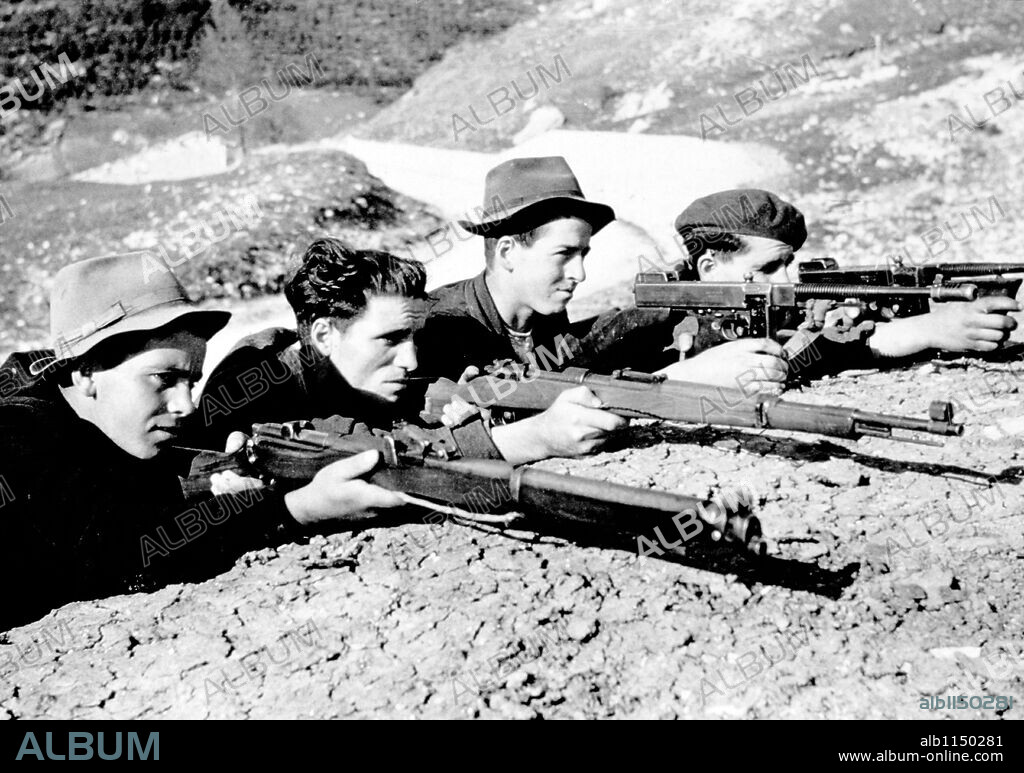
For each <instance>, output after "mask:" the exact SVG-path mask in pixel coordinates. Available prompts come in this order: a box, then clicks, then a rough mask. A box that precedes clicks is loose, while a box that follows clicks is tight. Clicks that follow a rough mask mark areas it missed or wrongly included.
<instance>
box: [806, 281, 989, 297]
mask: <svg viewBox="0 0 1024 773" xmlns="http://www.w3.org/2000/svg"><path fill="white" fill-rule="evenodd" d="M793 290H794V293H795V294H796V297H797V299H798V300H811V299H818V298H820V299H822V300H836V301H841V300H843V299H845V298H858V299H861V300H869V299H877V298H885V299H886V300H900V299H901V298H918V297H923V298H929V299H931V300H933V301H973V300H974V299H975V298H977V297H978V288H977V287H975V286H974V285H969V284H960V285H955V286H953V287H945V286H941V287H891V286H886V285H859V284H858V285H852V284H831V283H829V282H819V283H812V282H804V283H801V284H795V285H793Z"/></svg>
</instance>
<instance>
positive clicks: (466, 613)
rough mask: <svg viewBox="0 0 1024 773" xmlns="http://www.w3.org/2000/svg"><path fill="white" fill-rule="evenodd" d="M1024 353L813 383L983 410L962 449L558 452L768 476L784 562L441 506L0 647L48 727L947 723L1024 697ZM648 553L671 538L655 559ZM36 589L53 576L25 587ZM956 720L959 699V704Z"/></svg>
mask: <svg viewBox="0 0 1024 773" xmlns="http://www.w3.org/2000/svg"><path fill="white" fill-rule="evenodd" d="M1022 384H1024V381H1022V380H1021V360H1020V358H1018V357H1013V358H1008V361H1006V362H980V361H977V360H956V361H947V362H941V363H937V364H927V365H924V366H917V367H915V368H912V369H908V370H904V371H895V372H886V373H879V372H870V373H860V374H855V375H847V376H843V377H840V378H835V379H831V380H826V381H823V382H819V383H818V384H816V385H814V386H813V387H811V388H809V389H806V390H804V391H803V392H801V393H795V394H793V395H792V397H793V399H799V400H804V401H808V402H821V403H825V402H832V403H840V404H846V405H856V406H858V407H860V408H862V409H865V410H875V411H887V412H891V413H900V414H907V415H917V416H920V415H923V414H924V412H925V411H926V410H927V407H928V402H929V401H930V400H931V399H933V398H937V397H945V398H950V399H952V400H954V401H955V402H956V403H957V404H958V409H959V415H960V417H961V418H962V419H964V420H965V421H966V422H967V431H966V432H965V434H964V436H963V437H962V438H953V439H950V440H948V441H947V442H946V443H945V445H944V446H942V447H930V446H920V445H909V444H897V443H893V442H889V441H887V440H883V439H863V440H860V441H844V440H823V439H817V438H815V437H813V436H808V435H797V434H795V433H785V432H770V433H762V434H755V433H752V432H740V431H732V430H722V431H719V430H713V429H708V428H687V427H680V426H674V425H657V424H647V425H646V426H636V427H635V428H633V429H632V430H631V435H630V437H629V440H628V443H623V445H622V447H620V448H618V449H617V450H611V451H608V452H606V453H602V454H599V455H597V456H594V457H592V458H589V459H586V460H581V461H573V462H567V461H558V462H548V463H545V464H544V465H543V466H545V467H548V468H550V469H555V470H561V471H569V472H572V473H575V474H579V475H589V476H592V477H598V478H601V479H605V480H613V481H617V482H621V483H627V484H632V485H638V486H644V487H649V486H655V485H657V486H660V487H664V488H667V489H673V490H678V491H680V492H684V493H688V494H694V495H700V496H704V495H707V494H709V493H711V492H714V491H715V490H717V489H719V488H721V487H746V488H748V489H749V490H752V491H753V492H754V493H755V495H756V497H757V498H758V499H759V500H760V502H761V505H760V517H761V520H762V522H763V525H764V530H765V533H766V536H767V537H768V539H769V541H770V544H771V548H770V553H769V555H768V557H766V558H764V559H763V560H761V561H754V560H747V559H744V558H740V557H737V556H736V555H734V554H733V553H732V552H731V551H729V550H727V549H719V548H707V547H704V546H700V547H699V548H694V549H691V550H690V552H689V553H688V555H687V556H685V557H684V558H681V559H675V560H672V561H669V560H663V559H662V558H660V557H658V556H657V555H649V556H645V557H638V555H637V554H636V550H635V547H632V546H631V545H630V544H628V543H616V544H615V545H613V544H610V543H607V542H602V541H599V540H592V541H590V543H589V544H583V543H581V542H578V541H577V542H569V541H566V540H563V539H558V538H553V537H550V536H544V535H539V534H536V533H533V532H520V531H516V532H510V533H506V534H501V533H490V532H486V531H480V530H477V529H471V528H468V527H463V526H458V525H452V524H441V525H428V523H426V522H425V523H423V524H416V525H406V526H402V527H397V528H391V529H371V530H368V531H364V532H360V533H354V534H353V533H346V534H337V535H332V536H329V537H318V538H314V539H312V540H310V541H309V542H308V543H306V544H290V545H283V546H280V547H277V548H274V549H267V550H264V551H260V552H257V553H251V554H247V555H245V556H243V557H242V558H241V559H240V560H239V561H238V562H237V564H236V565H235V567H234V568H233V569H232V570H230V571H229V572H227V573H225V574H223V575H221V576H219V577H215V578H212V579H210V580H209V581H207V582H203V583H200V584H196V585H187V586H171V587H167V588H165V589H162V590H160V591H159V592H156V593H153V594H148V595H147V594H140V595H132V596H121V597H115V598H109V599H104V600H100V601H93V602H83V603H76V604H71V605H68V606H66V607H64V608H62V609H59V610H56V611H54V612H53V613H51V614H50V615H48V616H47V617H46V618H44V619H42V620H40V621H38V622H36V623H34V624H31V625H27V626H25V627H22V628H18V629H15V630H12V631H10V632H9V633H8V634H6V636H5V637H4V638H3V641H2V644H0V664H2V665H0V680H2V681H0V696H2V697H0V705H2V708H3V709H4V710H5V711H6V713H7V715H8V716H11V717H23V718H42V717H47V718H77V717H93V718H100V717H103V718H124V719H127V718H148V717H153V718H156V717H168V718H170V717H181V718H184V717H225V718H227V717H252V718H257V717H260V718H285V717H288V718H298V717H317V718H328V717H424V718H426V717H546V718H562V717H636V718H639V717H723V718H724V717H744V718H755V717H759V718H767V717H773V718H779V717H823V718H924V717H932V716H935V713H934V712H929V711H926V710H923V709H921V708H919V705H920V701H921V699H922V698H923V697H925V696H929V695H945V694H948V693H957V694H960V693H963V694H967V695H971V694H984V695H994V696H999V695H1006V696H1013V697H1014V698H1015V701H1014V703H1015V705H1014V707H1013V708H1012V709H1010V710H996V709H989V710H967V711H957V712H945V713H949V714H950V715H951V716H956V717H961V718H967V717H982V718H991V719H995V718H1001V717H1002V718H1007V719H1012V718H1014V717H1015V714H1016V713H1017V712H1018V711H1019V706H1018V705H1017V704H1018V702H1020V701H1021V700H1024V694H1022V689H1021V688H1022V686H1024V653H1022V648H1024V642H1022V640H1021V638H1020V632H1021V630H1022V622H1024V605H1022V602H1021V597H1022V594H1021V593H1020V592H1019V589H1018V588H1017V583H1018V582H1019V570H1020V566H1021V564H1020V561H1021V559H1022V557H1024V533H1022V532H1024V530H1022V527H1024V514H1022V505H1024V495H1022V490H1021V480H1022V473H1024V461H1022V444H1021V442H1020V438H1021V434H1020V433H1021V432H1022V431H1024V424H1022V422H1021V419H1020V407H1019V406H1020V400H1021V396H1020V395H1021V391H1020V390H1021V386H1022ZM648 552H649V551H648ZM27 579H30V578H27ZM939 714H940V715H941V714H943V712H939Z"/></svg>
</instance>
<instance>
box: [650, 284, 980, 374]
mask: <svg viewBox="0 0 1024 773" xmlns="http://www.w3.org/2000/svg"><path fill="white" fill-rule="evenodd" d="M633 293H634V295H635V297H636V305H637V307H638V308H668V309H674V310H678V311H683V312H686V315H687V319H684V320H683V322H682V323H681V324H680V326H678V327H677V331H676V332H677V334H678V333H680V332H684V333H689V334H690V335H691V336H692V341H693V346H692V348H691V349H690V350H688V351H692V353H694V354H696V353H699V352H701V351H704V350H705V349H707V348H709V347H712V346H717V345H718V344H722V343H725V342H727V341H735V340H737V339H740V338H774V339H786V338H791V337H793V336H794V335H795V334H796V332H797V329H798V328H799V329H801V330H803V331H805V332H806V331H811V332H818V331H822V332H825V333H826V334H827V335H828V337H829V338H830V340H836V341H842V340H844V338H846V339H849V340H859V339H861V338H862V336H863V334H864V328H863V325H858V326H855V327H853V328H851V329H847V330H844V329H842V328H835V327H832V328H829V329H827V330H826V329H825V326H824V318H823V316H819V312H820V304H819V303H818V302H820V301H832V302H833V303H834V304H837V305H841V306H852V307H856V308H859V309H862V310H870V309H871V307H872V305H874V306H877V305H878V304H883V305H884V304H893V303H906V302H910V301H915V300H922V299H924V300H932V301H936V302H940V303H944V302H948V301H973V300H974V299H975V298H977V297H978V288H977V287H976V286H974V285H972V284H959V285H955V286H945V285H932V286H928V287H890V286H887V285H869V284H830V283H826V282H817V283H813V284H812V283H803V284H789V283H772V282H752V281H747V282H702V281H686V280H683V279H681V278H680V274H679V272H675V271H669V272H658V271H655V272H647V273H642V274H637V276H636V281H635V283H634V285H633ZM811 343H813V339H811V338H806V339H805V340H803V341H802V342H801V346H805V345H810V344H811ZM800 351H802V349H801V350H798V351H792V350H790V351H789V355H790V357H791V358H797V357H799V356H800V353H799V352H800Z"/></svg>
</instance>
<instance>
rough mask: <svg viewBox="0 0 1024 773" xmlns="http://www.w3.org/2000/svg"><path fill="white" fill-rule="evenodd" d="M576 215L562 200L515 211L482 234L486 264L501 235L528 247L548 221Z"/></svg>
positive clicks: (488, 263) (489, 261) (565, 218)
mask: <svg viewBox="0 0 1024 773" xmlns="http://www.w3.org/2000/svg"><path fill="white" fill-rule="evenodd" d="M578 217H579V215H578V214H577V213H576V211H575V210H573V209H569V208H567V207H566V206H565V203H564V202H554V203H552V204H550V205H547V206H545V205H543V204H542V205H537V206H534V207H531V208H530V209H527V210H524V211H522V212H517V213H516V214H515V215H512V217H510V218H509V219H508V220H506V221H505V222H503V223H498V224H495V225H494V226H492V227H491V228H489V229H488V231H492V233H489V234H488V235H486V236H484V258H485V259H486V260H487V265H488V266H489V265H491V261H492V260H494V251H495V250H496V249H497V245H498V239H500V238H501V237H502V236H510V237H512V239H514V240H515V241H517V242H519V244H521V245H523V246H524V247H530V246H532V245H533V242H534V241H535V240H536V239H537V232H538V231H539V230H540V229H541V228H543V227H544V226H546V225H547V224H548V223H552V222H554V221H555V220H567V219H570V218H578ZM579 219H581V220H583V219H584V218H579Z"/></svg>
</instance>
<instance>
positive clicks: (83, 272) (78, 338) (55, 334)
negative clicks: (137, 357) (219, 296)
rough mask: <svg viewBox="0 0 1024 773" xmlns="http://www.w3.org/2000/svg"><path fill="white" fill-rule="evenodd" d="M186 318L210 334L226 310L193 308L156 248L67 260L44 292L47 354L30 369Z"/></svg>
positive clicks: (224, 320)
mask: <svg viewBox="0 0 1024 773" xmlns="http://www.w3.org/2000/svg"><path fill="white" fill-rule="evenodd" d="M186 317H188V318H189V319H188V323H189V324H190V325H195V326H196V327H197V328H198V329H199V330H200V331H201V332H202V334H203V335H204V336H205V337H210V336H212V335H213V334H214V333H216V332H217V331H218V330H220V329H221V328H223V327H224V326H225V325H226V324H227V323H228V320H229V319H231V313H230V312H227V311H218V310H213V309H201V308H199V307H198V306H197V305H196V304H195V303H194V302H193V301H192V300H190V299H189V297H188V295H187V293H186V292H185V288H184V287H182V285H181V282H179V281H178V278H177V277H176V276H175V275H174V273H173V272H172V271H171V269H170V267H169V266H168V265H167V263H166V261H164V260H163V258H162V256H161V255H159V254H158V253H156V252H153V251H148V250H141V251H137V252H124V253H118V254H115V255H105V256H103V257H99V258H89V259H88V260H82V261H79V262H77V263H72V264H70V265H68V266H65V267H64V268H62V269H61V270H60V271H58V272H57V275H56V276H55V277H54V280H53V289H52V291H51V292H50V345H51V348H52V349H53V355H52V357H50V358H43V359H40V360H37V361H36V362H34V363H33V364H32V368H31V370H32V373H33V375H39V374H40V373H42V372H43V371H44V370H46V369H47V368H50V367H53V366H54V365H58V364H60V363H64V362H67V361H69V360H73V359H75V358H77V357H81V356H82V355H83V354H85V353H87V352H88V351H89V350H90V349H92V348H93V347H95V346H96V345H97V344H100V343H102V342H104V341H107V340H109V339H111V338H113V337H114V336H117V335H121V334H123V333H139V332H144V331H147V330H156V329H158V328H162V327H165V326H167V325H170V324H171V323H172V322H177V321H179V320H180V321H184V318H186Z"/></svg>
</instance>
